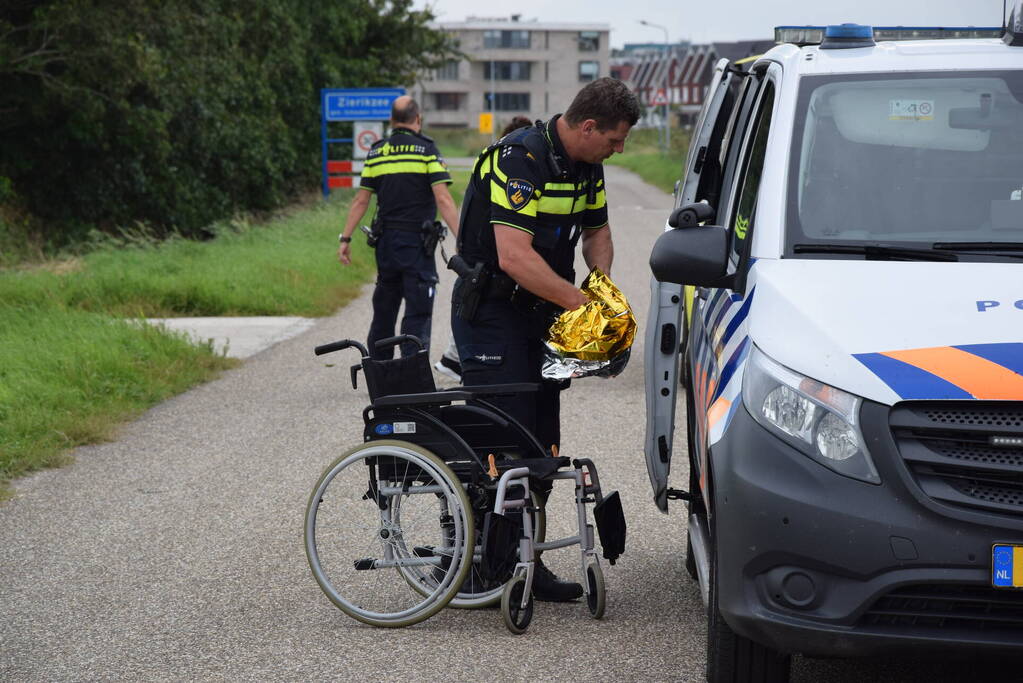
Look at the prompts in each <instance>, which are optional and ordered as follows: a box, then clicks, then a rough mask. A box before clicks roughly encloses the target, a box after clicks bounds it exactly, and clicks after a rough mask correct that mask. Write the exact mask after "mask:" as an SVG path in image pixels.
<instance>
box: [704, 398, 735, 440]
mask: <svg viewBox="0 0 1023 683" xmlns="http://www.w3.org/2000/svg"><path fill="white" fill-rule="evenodd" d="M731 407H732V402H731V401H729V400H728V399H727V398H724V397H723V396H722V397H721V398H719V399H718V400H716V401H714V405H712V406H711V407H710V410H708V411H707V422H708V425H707V430H708V431H709V430H711V429H714V425H716V424H717V423H718V422H720V421H721V418H723V417H724V416H725V415H727V414H728V409H729V408H731Z"/></svg>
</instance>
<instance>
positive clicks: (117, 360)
mask: <svg viewBox="0 0 1023 683" xmlns="http://www.w3.org/2000/svg"><path fill="white" fill-rule="evenodd" d="M463 184H464V183H463ZM350 197H351V193H350V192H347V193H338V194H337V195H335V199H333V200H331V201H329V202H317V203H316V204H315V205H312V206H307V207H305V208H302V209H300V210H296V211H292V212H290V213H289V214H288V215H286V216H282V217H280V218H278V219H276V220H272V221H269V222H268V223H266V224H265V225H258V226H257V225H252V224H250V223H248V222H245V221H241V220H236V221H233V222H231V223H229V224H224V225H221V226H218V228H217V233H218V234H217V237H216V238H215V239H212V240H210V241H207V242H193V241H188V240H182V239H176V240H170V241H167V242H163V243H160V244H156V243H151V242H147V241H146V240H144V239H128V240H123V241H121V242H119V243H113V242H107V243H104V244H102V245H99V246H98V247H97V248H96V249H95V250H93V251H91V252H89V253H87V254H85V255H83V256H81V257H79V258H76V259H72V260H65V261H60V262H49V263H42V264H33V265H31V266H24V265H23V266H19V267H15V268H8V269H0V358H3V363H2V364H0V498H3V497H5V496H9V495H10V488H9V482H10V480H11V479H12V478H14V477H17V476H22V475H24V474H28V473H29V472H32V471H34V470H37V469H40V468H43V467H50V466H54V465H59V464H62V463H63V462H66V461H67V457H68V456H67V451H68V450H69V449H71V448H74V447H76V446H80V445H84V444H91V443H98V442H101V441H103V440H106V439H108V438H110V437H111V436H112V435H113V434H114V433H115V432H116V429H117V427H118V425H120V424H121V423H123V422H124V421H125V420H127V419H130V418H132V417H135V416H137V415H139V414H141V413H142V412H144V411H145V410H146V409H147V408H149V407H151V406H152V405H154V404H156V403H158V402H160V401H162V400H164V399H166V398H168V397H169V396H173V395H174V394H177V393H180V392H181V391H184V390H186V389H188V388H189V387H191V386H194V385H196V384H199V383H201V382H204V381H208V380H209V379H211V378H213V377H215V376H216V375H217V374H218V373H219V372H221V371H222V370H224V369H226V368H229V367H232V366H234V365H235V364H236V363H237V361H234V360H232V359H228V358H224V357H222V356H219V355H217V354H215V353H214V352H213V350H212V348H211V347H209V346H196V345H193V344H191V343H189V342H188V341H187V340H186V339H185V338H184V337H183V336H180V335H175V334H174V333H171V332H167V331H164V330H161V329H154V328H151V327H148V326H144V325H139V324H136V323H133V322H131V321H130V320H128V318H134V317H173V316H193V315H194V316H206V315H306V316H318V315H326V314H328V313H331V312H333V311H335V310H336V309H337V308H338V307H340V306H342V305H344V304H345V303H347V302H348V301H349V300H350V299H351V298H352V297H354V296H355V295H356V293H357V292H358V290H359V287H360V286H361V285H362V284H363V283H364V282H365V281H367V280H368V279H369V278H370V277H371V276H372V274H373V272H374V263H373V255H372V252H371V250H370V249H368V248H367V247H366V245H365V240H363V239H358V238H357V239H356V240H355V241H354V242H353V255H354V264H353V265H352V266H350V267H347V268H342V267H340V266H339V265H338V263H337V257H336V245H337V233H338V231H339V230H340V226H341V225H342V222H343V218H344V213H345V211H346V210H347V204H348V199H350Z"/></svg>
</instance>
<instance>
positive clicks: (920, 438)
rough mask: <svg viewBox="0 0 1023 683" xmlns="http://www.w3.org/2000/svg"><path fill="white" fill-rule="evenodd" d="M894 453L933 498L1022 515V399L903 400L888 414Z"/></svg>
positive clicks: (959, 504) (964, 505)
mask: <svg viewBox="0 0 1023 683" xmlns="http://www.w3.org/2000/svg"><path fill="white" fill-rule="evenodd" d="M889 423H890V426H891V430H892V435H893V436H894V438H895V442H896V445H897V446H898V449H899V453H900V455H901V456H902V459H903V461H904V462H905V463H906V467H907V468H908V469H909V472H910V473H911V474H912V475H913V478H914V479H915V480H916V483H917V484H918V485H919V486H920V488H921V489H922V490H923V491H924V493H926V494H927V495H928V496H930V497H931V498H932V499H934V500H937V501H941V502H942V503H945V504H948V505H954V506H957V507H964V508H971V509H979V510H986V511H990V512H997V513H1001V514H1008V515H1014V516H1021V517H1023V442H1020V443H1019V444H1018V445H1010V446H1000V445H996V444H994V443H992V440H991V437H998V436H1001V437H1009V438H1014V439H1021V438H1023V402H1016V401H1012V402H1009V401H998V402H982V401H972V402H969V403H966V402H942V403H941V404H940V405H936V404H934V403H933V402H928V403H924V402H907V403H900V404H899V405H897V406H896V407H894V408H893V409H892V411H891V415H890V417H889Z"/></svg>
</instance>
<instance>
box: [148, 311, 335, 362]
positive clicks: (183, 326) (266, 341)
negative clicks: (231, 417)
mask: <svg viewBox="0 0 1023 683" xmlns="http://www.w3.org/2000/svg"><path fill="white" fill-rule="evenodd" d="M144 322H146V323H148V324H150V325H159V326H161V327H165V328H167V329H168V330H173V331H175V332H183V333H184V334H186V335H188V336H189V337H190V338H191V339H193V340H195V341H197V342H200V343H204V342H206V341H211V342H213V349H214V350H215V351H216V352H217V353H224V354H226V355H227V356H230V357H231V358H248V357H249V356H254V355H256V354H257V353H259V352H260V351H263V350H264V349H268V348H270V347H271V346H273V345H274V344H277V343H279V342H282V341H284V340H286V339H291V338H292V337H295V336H298V335H300V334H302V333H303V332H305V331H306V330H308V329H309V328H310V327H312V326H313V325H314V324H315V323H316V321H315V320H314V319H312V318H299V317H294V316H250V317H238V318H147V319H145V321H144Z"/></svg>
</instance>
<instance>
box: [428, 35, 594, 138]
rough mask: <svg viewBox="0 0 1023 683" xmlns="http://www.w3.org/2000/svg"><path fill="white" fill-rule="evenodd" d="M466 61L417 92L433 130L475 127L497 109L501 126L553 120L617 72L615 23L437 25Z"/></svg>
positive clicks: (454, 63) (435, 75)
mask: <svg viewBox="0 0 1023 683" xmlns="http://www.w3.org/2000/svg"><path fill="white" fill-rule="evenodd" d="M433 27H434V28H437V29H440V30H443V31H447V32H448V33H450V34H452V35H453V36H454V37H455V39H456V40H457V41H458V47H459V49H460V50H461V51H462V52H463V53H465V54H466V55H467V58H466V59H461V60H453V61H451V62H448V64H446V65H445V66H444V67H443V68H441V69H437V70H436V71H434V72H433V73H432V74H429V75H428V76H427V77H426V78H424V79H423V80H421V81H420V82H419V83H417V84H416V85H415V86H414V87H413V88H412V92H413V93H414V94H415V96H416V99H417V100H418V101H419V102H420V103H421V105H422V107H423V110H424V115H425V117H426V118H427V125H428V126H429V127H459V128H460V127H472V128H475V127H476V126H477V125H478V123H479V115H480V114H482V113H489V112H493V116H494V121H495V125H496V127H497V130H498V131H500V129H501V127H502V126H503V125H504V124H505V123H506V122H507V121H509V120H511V118H512V117H513V116H516V115H524V116H528V117H529V118H530V119H538V118H539V119H546V118H548V117H550V116H552V115H554V114H557V113H559V112H563V111H565V109H566V108H568V105H569V103H571V101H572V98H573V97H574V96H575V94H576V93H577V92H578V91H579V89H580V88H581V87H582V86H584V85H585V84H586V83H587V82H589V81H592V80H594V79H596V78H599V77H601V76H608V75H610V69H609V65H608V57H609V54H610V46H609V39H610V26H609V25H607V24H595V23H574V22H573V23H560V22H541V21H522V20H521V18H520V17H519V15H512V16H510V17H504V18H484V17H469V18H468V19H466V20H465V21H464V22H437V23H435V24H433Z"/></svg>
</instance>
